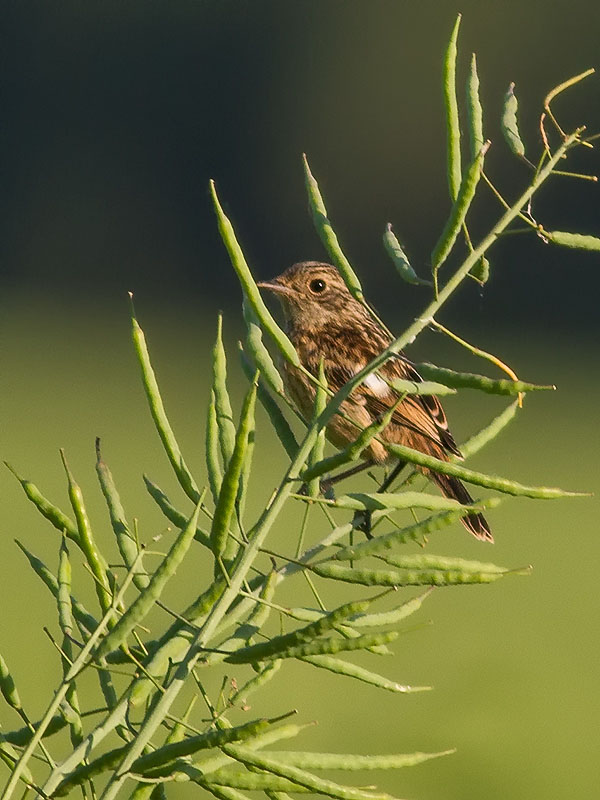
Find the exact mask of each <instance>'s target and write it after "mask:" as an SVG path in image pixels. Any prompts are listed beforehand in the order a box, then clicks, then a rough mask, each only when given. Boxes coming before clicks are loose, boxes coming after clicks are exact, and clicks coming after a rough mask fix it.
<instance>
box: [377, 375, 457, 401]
mask: <svg viewBox="0 0 600 800" xmlns="http://www.w3.org/2000/svg"><path fill="white" fill-rule="evenodd" d="M390 386H392V387H393V388H394V389H396V391H397V392H402V393H403V394H417V395H431V394H435V395H439V396H440V397H444V396H445V395H449V394H456V389H453V388H452V387H450V386H445V385H444V384H443V383H436V381H421V383H416V381H407V380H404V379H403V378H394V380H393V381H390Z"/></svg>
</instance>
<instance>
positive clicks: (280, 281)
mask: <svg viewBox="0 0 600 800" xmlns="http://www.w3.org/2000/svg"><path fill="white" fill-rule="evenodd" d="M258 285H259V286H260V287H261V288H263V289H267V290H268V291H270V292H273V293H274V294H276V295H277V297H278V298H279V300H280V302H281V305H282V307H283V313H284V316H285V322H286V331H287V334H288V336H289V338H290V339H291V341H292V343H293V345H294V347H295V348H296V351H297V352H298V356H299V357H300V361H301V362H302V365H303V366H304V367H305V368H306V369H307V370H308V371H309V372H311V373H312V374H313V375H315V376H317V375H318V374H319V365H320V363H321V360H323V368H324V372H325V377H326V379H327V384H328V386H329V388H330V389H331V390H332V391H334V392H336V391H337V390H338V389H340V388H341V387H342V386H343V385H344V384H345V383H346V382H347V381H349V380H350V379H351V378H352V377H353V376H354V375H356V373H357V372H359V371H360V370H362V369H363V367H365V366H366V365H367V364H368V363H369V362H370V361H371V360H372V359H373V358H375V356H377V355H379V353H381V351H382V350H384V349H385V348H386V347H387V346H388V345H389V344H390V342H391V339H390V337H389V335H388V334H387V332H386V331H385V330H384V329H383V328H382V327H381V326H380V325H379V324H378V323H377V321H376V320H375V319H374V318H373V317H372V316H371V314H370V313H369V311H368V309H367V308H365V306H364V305H362V303H359V302H358V301H357V300H355V299H354V297H352V295H351V294H350V292H349V291H348V288H347V287H346V284H345V283H344V281H343V279H342V276H341V275H340V273H339V272H338V271H337V269H336V268H335V267H332V266H330V265H329V264H322V263H320V262H318V261H304V262H301V263H299V264H294V265H293V266H292V267H290V268H289V269H287V270H286V271H285V272H284V273H282V274H281V275H279V276H278V277H277V278H274V279H273V280H271V281H266V282H262V283H259V284H258ZM283 376H284V381H285V384H286V388H287V390H288V392H289V394H290V396H291V398H292V400H293V401H294V403H295V404H296V405H297V407H298V409H299V411H300V412H301V413H302V414H303V415H304V416H305V417H310V415H311V413H312V410H313V407H314V400H315V391H316V390H315V385H314V384H313V383H312V382H311V381H310V379H309V378H307V377H306V375H304V374H303V373H302V372H301V371H300V370H298V369H296V368H295V367H293V366H292V365H291V364H289V363H288V362H284V364H283ZM384 377H385V378H386V379H387V380H393V379H395V378H404V379H408V380H411V381H416V382H420V381H421V380H422V379H421V377H420V375H419V373H418V372H417V371H416V369H415V368H414V366H413V365H412V363H411V362H410V361H409V360H408V359H407V358H406V356H404V355H403V354H402V353H400V354H398V355H396V356H393V357H391V358H390V359H389V360H388V361H386V362H385V364H384V365H383V366H381V367H380V368H379V369H378V370H377V372H373V373H371V374H370V375H369V376H368V377H367V378H366V379H365V380H364V381H363V382H362V383H361V384H360V385H359V386H357V387H356V388H355V389H354V390H353V392H352V394H351V395H350V396H349V397H348V398H347V399H346V400H345V401H344V402H343V403H342V406H341V408H340V411H341V412H342V414H344V415H345V416H346V417H348V418H349V419H350V420H353V421H354V422H355V423H356V425H354V424H353V423H352V422H350V421H349V420H348V419H344V417H343V416H341V415H340V414H335V415H334V416H333V417H332V419H331V420H330V422H329V424H328V426H327V430H326V435H327V438H328V439H329V441H330V442H331V443H332V444H333V445H335V446H336V447H339V448H340V449H341V448H344V447H346V446H347V445H348V444H350V443H351V442H354V441H355V439H356V437H357V435H358V433H359V431H360V430H361V429H364V428H366V427H367V426H368V425H370V424H371V423H372V422H374V421H375V420H376V419H381V417H382V416H383V414H385V412H386V411H389V410H390V408H391V407H392V406H393V405H394V403H396V402H397V400H398V395H397V393H396V392H395V391H394V390H393V389H392V388H391V387H390V386H389V385H388V383H387V381H386V380H384V379H383V378H384ZM357 426H358V427H357ZM380 438H381V439H383V440H384V441H387V442H393V443H396V444H402V445H405V446H407V447H411V448H413V449H414V450H419V451H420V452H422V453H427V454H428V455H432V456H435V457H436V458H439V459H442V460H444V461H448V457H449V455H454V456H458V457H460V456H461V453H460V450H459V449H458V447H457V445H456V442H455V441H454V437H453V436H452V434H451V433H450V431H449V430H448V424H447V422H446V415H445V414H444V410H443V408H442V406H441V404H440V402H439V400H438V399H437V397H434V396H432V395H407V396H406V397H405V399H404V400H402V402H401V403H400V404H399V405H398V408H397V409H396V411H395V412H394V415H393V417H392V420H391V422H390V423H389V425H388V426H387V427H386V428H384V430H383V431H382V433H381V434H380ZM361 457H362V459H363V461H364V463H363V464H362V465H361V466H360V467H358V468H357V469H356V470H352V471H351V472H354V471H358V469H361V468H364V467H368V466H371V465H376V464H386V463H393V462H394V461H397V459H394V457H393V456H391V455H390V453H389V452H388V451H387V450H386V448H385V447H384V446H383V445H382V444H381V442H378V441H376V440H375V439H373V440H372V441H371V443H370V444H369V446H368V447H367V448H365V450H364V451H363V452H362V454H361ZM399 466H400V465H399ZM420 469H421V472H423V473H424V474H425V475H427V476H428V477H429V478H430V479H431V480H433V481H434V482H435V483H436V484H437V485H438V486H439V487H440V489H441V490H442V493H443V494H444V495H445V496H446V497H451V498H454V499H455V500H458V501H459V502H460V503H464V504H469V503H472V502H473V498H472V497H471V495H470V494H469V492H468V491H467V489H466V488H465V487H464V485H463V484H462V483H461V482H460V481H459V480H458V479H457V478H454V477H451V476H450V475H442V474H441V473H439V472H434V471H433V470H428V469H425V468H420ZM388 485H389V483H388ZM461 522H462V523H463V525H464V526H465V527H466V528H467V530H468V531H470V532H471V533H472V534H473V535H474V536H476V537H477V538H478V539H485V540H487V541H490V542H491V541H493V536H492V533H491V531H490V528H489V525H488V523H487V522H486V520H485V518H484V517H483V516H482V515H481V514H479V513H476V512H473V513H472V514H468V515H467V516H465V517H463V518H462V519H461Z"/></svg>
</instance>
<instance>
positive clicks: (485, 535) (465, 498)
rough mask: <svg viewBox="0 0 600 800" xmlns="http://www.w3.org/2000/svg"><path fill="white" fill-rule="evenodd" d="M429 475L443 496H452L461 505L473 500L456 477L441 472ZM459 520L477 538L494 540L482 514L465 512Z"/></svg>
mask: <svg viewBox="0 0 600 800" xmlns="http://www.w3.org/2000/svg"><path fill="white" fill-rule="evenodd" d="M429 477H430V478H432V480H434V481H435V482H436V483H437V485H438V486H439V487H440V489H441V490H442V494H443V495H444V497H452V498H453V499H454V500H458V502H459V503H462V504H463V505H469V503H472V502H473V498H472V497H471V495H470V494H469V492H468V491H467V490H466V488H465V486H464V485H463V484H462V483H461V482H460V481H459V480H458V478H453V477H452V476H451V475H442V473H441V472H430V473H429ZM461 522H462V524H463V525H464V526H465V528H466V529H467V530H468V531H469V533H472V534H473V536H475V537H476V538H477V539H483V540H485V541H487V542H493V541H494V537H493V536H492V532H491V530H490V526H489V525H488V524H487V520H486V519H485V517H484V516H483V514H479V513H475V512H473V514H467V516H466V517H462V519H461Z"/></svg>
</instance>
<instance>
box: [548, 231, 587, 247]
mask: <svg viewBox="0 0 600 800" xmlns="http://www.w3.org/2000/svg"><path fill="white" fill-rule="evenodd" d="M543 236H544V237H545V238H546V239H548V241H550V242H552V244H559V245H561V247H572V248H575V249H577V250H600V239H598V238H597V237H596V236H587V235H585V234H583V233H567V232H566V231H544V232H543Z"/></svg>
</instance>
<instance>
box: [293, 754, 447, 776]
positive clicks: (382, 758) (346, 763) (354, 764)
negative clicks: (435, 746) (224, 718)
mask: <svg viewBox="0 0 600 800" xmlns="http://www.w3.org/2000/svg"><path fill="white" fill-rule="evenodd" d="M454 752H456V751H455V750H442V751H441V752H439V753H410V754H404V753H402V754H400V753H399V754H392V755H368V756H365V755H357V754H356V753H307V752H305V751H303V752H299V751H294V750H278V751H277V758H278V760H280V761H281V762H282V763H285V764H289V765H290V766H292V767H298V768H300V769H310V770H320V769H327V770H330V769H339V770H343V771H345V772H347V771H350V772H355V771H358V770H361V771H362V770H368V771H372V770H376V769H377V770H380V769H403V768H404V767H413V766H415V765H416V764H422V763H423V762H424V761H429V760H430V759H432V758H439V757H440V756H447V755H450V754H451V753H454Z"/></svg>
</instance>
